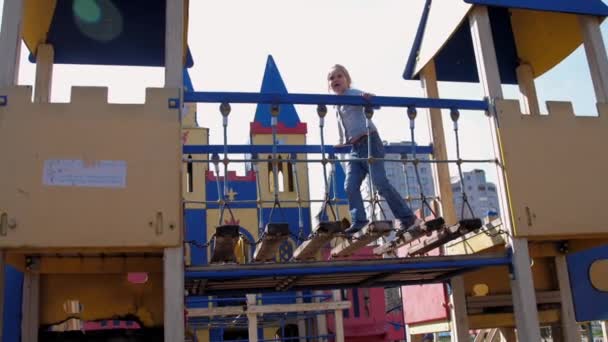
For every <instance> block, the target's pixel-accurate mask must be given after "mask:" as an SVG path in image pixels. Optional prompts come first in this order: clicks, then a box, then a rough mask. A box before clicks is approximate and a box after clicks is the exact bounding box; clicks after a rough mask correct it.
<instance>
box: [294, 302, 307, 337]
mask: <svg viewBox="0 0 608 342" xmlns="http://www.w3.org/2000/svg"><path fill="white" fill-rule="evenodd" d="M296 295H297V296H298V297H297V298H296V303H304V298H302V296H303V293H302V292H301V291H298V292H296ZM298 335H299V336H300V339H299V341H300V342H306V337H305V336H308V334H307V332H306V320H305V319H304V318H301V317H298Z"/></svg>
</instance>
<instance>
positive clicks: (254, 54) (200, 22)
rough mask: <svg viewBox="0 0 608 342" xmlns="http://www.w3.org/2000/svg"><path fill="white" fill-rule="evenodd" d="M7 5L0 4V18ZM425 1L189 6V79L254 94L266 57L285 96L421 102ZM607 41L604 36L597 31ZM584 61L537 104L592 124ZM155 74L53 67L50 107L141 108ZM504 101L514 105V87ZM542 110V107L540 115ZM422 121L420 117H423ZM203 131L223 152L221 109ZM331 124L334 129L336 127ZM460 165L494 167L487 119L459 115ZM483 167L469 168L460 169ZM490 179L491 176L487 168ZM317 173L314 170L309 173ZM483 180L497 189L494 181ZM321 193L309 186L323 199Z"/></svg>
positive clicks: (331, 133) (246, 112) (236, 114)
mask: <svg viewBox="0 0 608 342" xmlns="http://www.w3.org/2000/svg"><path fill="white" fill-rule="evenodd" d="M3 2H4V0H0V8H1V7H2V5H3ZM423 3H424V0H332V1H327V0H308V1H285V0H258V1H251V0H222V1H205V0H191V1H190V22H189V34H188V43H189V46H190V49H191V52H192V55H193V57H194V62H195V65H194V67H193V68H192V69H191V70H190V72H191V76H192V79H193V82H194V86H195V88H196V89H197V90H199V91H247V92H253V91H259V89H260V85H261V81H262V75H263V72H264V66H265V62H266V58H267V56H268V55H269V54H272V55H273V57H274V59H275V61H276V63H277V65H278V67H279V70H280V71H281V74H282V76H283V80H284V81H285V83H286V85H287V88H288V90H289V91H290V92H297V93H327V84H326V81H325V76H326V73H327V70H328V68H329V67H330V66H331V65H333V64H335V63H340V64H344V65H345V66H347V68H348V69H349V70H350V72H351V75H352V77H353V81H354V86H355V87H358V88H360V89H363V90H366V91H369V92H372V93H375V94H377V95H387V96H421V95H422V92H421V88H420V84H419V82H417V81H405V80H403V79H402V77H401V75H402V73H403V69H404V66H405V62H406V59H407V56H408V53H409V50H410V47H411V44H412V41H413V38H414V34H415V32H416V28H417V26H418V21H419V17H420V13H421V11H422V5H423ZM602 31H603V33H604V36H606V35H607V32H606V26H605V25H604V27H603V30H602ZM27 53H28V52H27V50H26V49H25V48H23V49H22V58H21V60H22V62H21V68H20V77H19V83H20V84H30V85H31V84H33V81H34V70H35V68H34V65H32V64H31V63H29V62H27V61H26V55H27ZM588 73H589V71H588V68H587V66H586V62H585V58H584V51H583V50H582V49H580V48H579V49H578V50H577V51H576V52H575V53H574V54H573V55H572V56H571V57H570V58H569V59H567V60H566V61H565V62H564V63H562V64H561V65H559V66H558V67H556V68H555V69H554V70H552V71H551V72H549V73H548V74H547V75H544V76H543V77H541V78H540V79H539V80H537V86H538V91H539V96H540V98H541V101H545V100H562V101H573V102H574V106H575V110H576V111H577V112H579V113H581V114H592V115H595V113H596V112H595V105H594V97H593V87H592V85H591V80H590V77H589V75H588ZM163 75H164V74H163V70H162V69H160V68H127V67H99V66H95V67H91V66H65V65H57V66H56V67H55V69H54V82H53V94H52V99H53V101H59V102H67V101H69V96H70V95H69V93H70V90H69V89H70V87H71V86H73V85H96V86H108V87H109V97H110V101H111V102H143V99H144V89H145V87H160V86H162V85H163V82H164V81H163ZM506 88H507V89H506V96H507V97H512V98H516V97H517V92H516V89H515V88H514V87H506ZM440 94H441V96H442V97H446V98H467V99H480V98H481V97H482V92H481V87H479V85H471V84H467V85H462V84H447V83H442V84H440ZM541 106H542V107H543V108H544V105H541ZM233 108H234V109H233V112H232V113H233V114H231V116H230V120H231V124H230V130H229V142H230V143H233V144H243V143H246V141H247V137H248V130H249V124H248V123H249V122H250V121H252V119H253V114H254V107H253V106H247V105H240V106H237V105H235V106H233ZM297 109H298V112H299V114H300V118H301V120H302V121H306V122H308V127H309V135H308V142H309V143H313V144H314V143H318V142H319V134H318V126H317V116H316V113H315V108H314V107H312V106H308V107H306V106H301V107H297ZM421 116H422V115H421ZM405 118H406V115H405V112H404V110H401V109H389V108H384V109H382V110H380V111H379V112H378V113H377V114H376V116H375V118H374V122H375V124H376V126H377V127H378V129H379V131H380V133H381V136H382V138H383V139H384V140H388V141H402V140H409V132H408V124H407V121H406V119H405ZM198 119H199V123H200V124H201V125H202V126H204V127H209V128H211V142H212V143H221V139H222V135H221V121H220V114H219V113H218V110H217V105H199V107H198ZM332 121H333V120H332ZM445 124H446V129H447V131H448V132H446V138H447V141H448V145H449V146H450V149H449V153H450V155H451V157H453V156H454V148H453V146H454V144H453V139H454V138H453V135H452V134H451V129H450V128H451V124H450V123H449V122H448V118H447V117H446V122H445ZM418 127H419V129H418V130H417V135H416V139H417V140H418V141H419V142H420V143H428V141H429V140H428V134H427V132H428V128H427V124H426V122H425V121H424V120H420V122H418ZM461 129H462V130H463V137H462V140H463V141H462V145H463V157H465V158H486V157H491V147H490V142H489V134H488V125H487V119H486V118H485V117H484V115H483V114H482V113H463V120H462V122H461ZM335 136H336V129H335V124H330V125H329V127H328V132H327V138H326V141H327V142H328V143H332V142H334V141H335V140H336V139H335ZM474 167H481V165H471V166H467V167H466V169H472V168H474ZM483 168H484V169H486V170H489V168H487V167H483ZM312 169H313V170H314V167H313V168H312ZM488 177H489V179H491V180H492V179H495V175H494V174H492V172H489V173H488ZM320 186H321V185H320V184H318V183H316V182H311V192H312V193H313V194H314V195H320V192H319V191H318V190H317V189H319V187H320Z"/></svg>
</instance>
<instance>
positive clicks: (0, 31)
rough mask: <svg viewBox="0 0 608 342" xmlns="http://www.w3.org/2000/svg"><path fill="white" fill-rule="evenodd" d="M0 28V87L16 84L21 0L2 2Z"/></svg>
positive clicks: (0, 272) (0, 289) (0, 311)
mask: <svg viewBox="0 0 608 342" xmlns="http://www.w3.org/2000/svg"><path fill="white" fill-rule="evenodd" d="M3 4H4V7H3V10H2V26H1V27H0V87H11V86H14V85H16V84H17V80H18V77H19V57H20V53H21V21H22V17H23V0H12V1H4V2H3ZM4 258H5V255H4V251H2V250H0V340H3V338H4V324H3V323H4V319H3V317H4V282H5V280H6V279H5V269H4V268H5V262H4Z"/></svg>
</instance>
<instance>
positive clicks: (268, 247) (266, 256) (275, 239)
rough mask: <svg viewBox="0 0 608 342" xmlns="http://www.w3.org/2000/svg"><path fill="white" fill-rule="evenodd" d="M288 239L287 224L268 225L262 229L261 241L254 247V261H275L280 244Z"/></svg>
mask: <svg viewBox="0 0 608 342" xmlns="http://www.w3.org/2000/svg"><path fill="white" fill-rule="evenodd" d="M288 237H289V225H288V224H287V223H269V224H267V225H266V228H264V234H263V236H262V240H261V241H260V243H259V244H258V245H257V246H256V248H255V252H254V253H253V259H254V260H255V261H275V258H276V255H277V252H278V251H279V248H280V247H281V244H282V243H283V242H285V241H286V240H287V238H288Z"/></svg>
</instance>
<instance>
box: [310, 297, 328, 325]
mask: <svg viewBox="0 0 608 342" xmlns="http://www.w3.org/2000/svg"><path fill="white" fill-rule="evenodd" d="M313 294H314V295H315V296H316V297H315V299H314V301H315V302H316V303H321V302H322V301H323V300H322V299H321V298H320V296H322V295H324V294H325V292H323V291H313ZM315 322H316V323H317V335H319V336H326V335H327V333H328V331H327V316H326V315H325V314H324V313H319V314H318V315H316V316H315Z"/></svg>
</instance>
